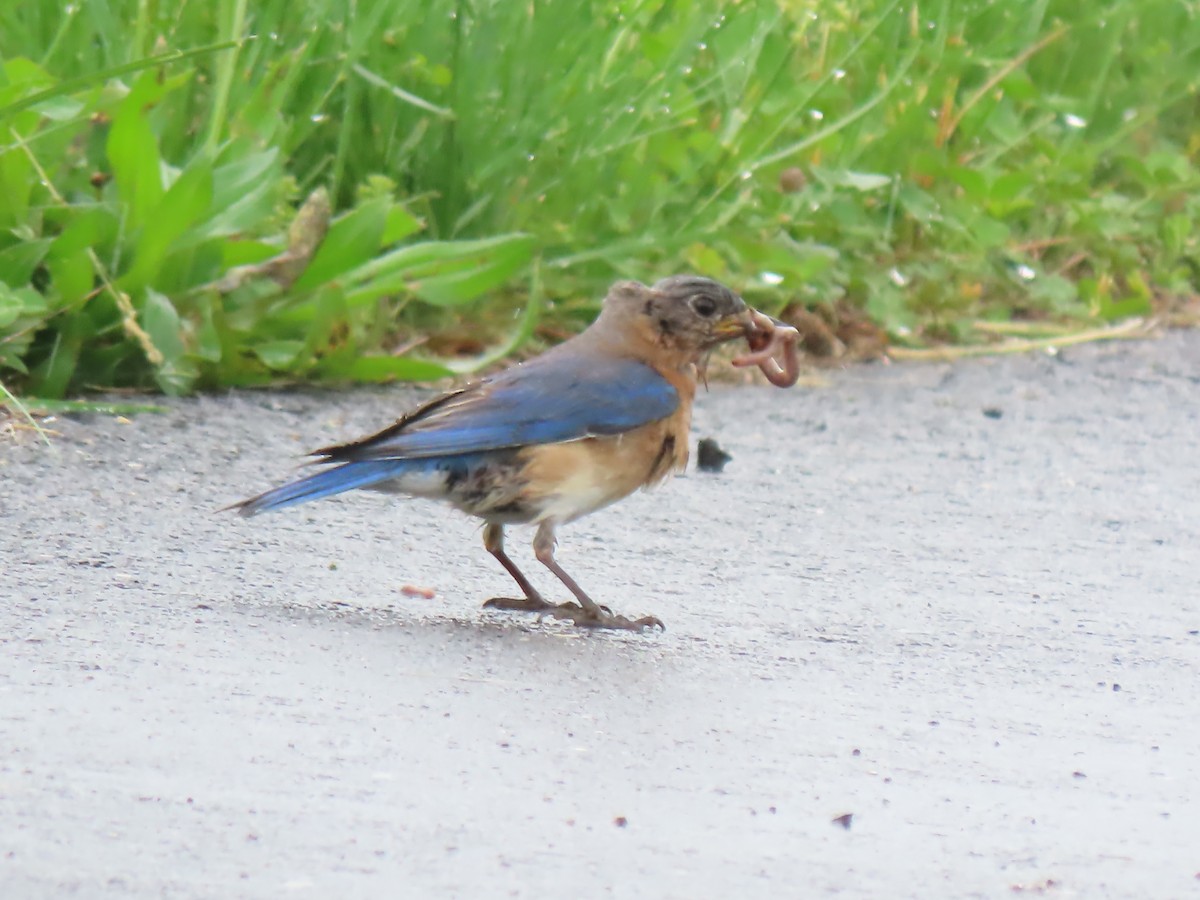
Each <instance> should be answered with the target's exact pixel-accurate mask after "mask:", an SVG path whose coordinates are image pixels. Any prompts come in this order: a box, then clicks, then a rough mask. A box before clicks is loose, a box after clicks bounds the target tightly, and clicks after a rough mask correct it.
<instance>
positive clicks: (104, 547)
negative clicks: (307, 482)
mask: <svg viewBox="0 0 1200 900" xmlns="http://www.w3.org/2000/svg"><path fill="white" fill-rule="evenodd" d="M826 379H827V383H826V384H825V385H823V386H816V387H813V386H809V387H798V388H796V389H793V390H791V391H780V390H776V389H773V388H768V387H760V388H749V389H738V388H714V389H713V391H712V392H711V393H710V394H708V395H707V396H705V397H704V398H703V399H702V401H701V404H700V406H699V409H698V412H697V416H696V428H695V430H694V435H693V438H695V437H699V436H704V435H715V436H717V437H718V438H719V440H720V442H721V444H722V445H723V446H724V447H725V448H726V449H727V450H728V451H729V452H731V453H732V454H733V457H734V458H733V462H732V463H731V464H730V465H729V466H728V468H727V469H726V471H725V472H724V474H722V475H719V476H716V475H706V474H700V473H694V472H689V474H688V475H687V476H686V477H684V478H681V479H677V480H676V481H674V482H672V483H670V484H668V485H666V486H665V487H664V488H662V489H660V490H659V491H657V492H655V493H653V494H642V495H638V496H637V497H634V498H632V499H631V500H628V501H626V502H625V503H624V504H622V505H619V506H617V507H614V508H612V509H610V510H607V511H605V512H602V513H600V514H598V515H596V516H594V517H592V518H590V519H587V520H584V521H583V522H580V523H577V524H576V525H574V526H572V527H571V528H568V529H566V530H565V533H564V535H563V537H564V544H563V546H562V548H561V552H560V557H559V558H560V560H561V561H563V563H564V565H566V567H567V568H568V569H569V570H570V571H571V572H572V573H574V574H575V575H576V577H577V578H579V579H580V580H581V581H582V583H583V584H584V585H585V586H587V587H589V588H590V589H591V590H592V591H593V592H594V594H595V595H597V596H598V597H600V598H602V599H604V600H605V601H606V602H608V603H609V604H610V605H612V606H613V607H614V608H616V609H618V610H619V611H621V612H624V613H627V614H637V615H641V614H644V613H654V614H656V615H658V616H660V617H661V618H662V619H663V620H664V621H665V622H666V624H667V628H668V630H667V631H666V633H664V634H655V635H643V636H637V635H628V634H606V633H585V634H581V633H577V632H575V631H573V630H571V629H570V628H569V627H565V626H561V625H559V624H556V623H554V624H542V625H538V624H536V623H535V622H534V621H532V620H531V619H527V618H520V617H512V616H510V615H505V614H502V613H490V612H489V613H483V612H481V611H480V609H479V604H480V601H482V600H483V599H484V598H486V597H488V596H490V595H492V594H495V593H499V592H508V591H509V590H510V586H509V584H508V581H507V576H506V575H505V574H504V573H503V572H502V571H501V570H500V568H499V567H498V566H497V565H496V564H495V563H494V562H493V561H492V560H491V559H490V558H489V557H488V556H487V555H486V554H485V553H484V551H483V549H482V546H481V544H480V539H479V532H478V527H477V525H476V524H475V523H473V522H472V521H470V520H468V519H466V518H464V517H461V516H459V515H458V514H453V513H449V514H443V512H442V510H440V509H439V508H438V507H435V506H432V505H428V504H423V503H416V502H408V503H404V502H396V501H393V500H390V499H389V498H386V497H382V496H377V495H369V494H358V495H354V496H350V497H344V498H339V499H337V500H330V501H324V502H322V503H319V504H315V505H311V506H306V507H302V508H299V509H296V510H291V511H287V512H283V513H279V514H275V515H272V516H266V517H261V518H258V519H254V520H249V521H245V520H241V519H238V518H236V517H235V516H232V515H230V514H216V513H214V509H215V508H216V507H219V506H221V505H223V504H225V503H228V502H230V501H233V500H236V499H239V498H242V497H244V496H246V495H248V494H249V493H252V492H255V491H258V490H260V489H262V488H264V487H266V486H268V485H270V484H273V483H277V482H278V481H279V480H281V479H282V478H284V477H285V476H287V475H288V474H289V472H290V466H291V464H292V462H293V461H295V460H296V458H297V457H298V454H300V453H301V452H303V451H304V450H307V449H311V448H312V447H316V446H320V445H322V444H325V443H329V442H331V441H335V440H340V439H346V438H350V437H354V436H358V435H360V434H361V433H364V432H366V431H368V430H371V429H373V428H376V427H379V426H381V425H383V424H385V423H387V422H388V421H390V420H391V419H392V418H393V417H394V416H396V415H397V414H398V413H399V412H400V411H401V410H402V408H403V407H404V406H406V405H407V404H408V403H409V402H410V401H411V400H412V398H413V397H415V396H416V394H415V392H412V391H409V390H406V389H400V388H392V389H387V390H373V391H358V392H351V393H340V394H339V393H304V394H302V393H287V394H280V393H245V394H238V395H234V396H231V397H219V398H206V399H200V400H194V401H186V402H178V403H172V404H171V411H170V412H168V413H166V414H163V415H142V416H139V417H137V418H136V419H135V420H134V421H133V422H131V423H123V422H121V421H119V420H117V419H116V418H114V417H111V416H101V415H93V416H89V417H84V418H82V419H74V420H72V419H60V420H59V421H57V422H55V423H53V427H55V428H57V429H58V430H59V432H60V434H59V436H58V437H57V438H56V440H55V444H56V447H57V452H56V453H50V452H47V451H46V449H45V448H44V447H42V446H40V445H38V444H37V443H36V442H34V441H33V440H32V439H30V438H29V437H28V436H20V435H18V437H17V439H15V440H13V439H12V438H11V436H10V439H9V440H8V441H7V442H6V443H3V444H0V563H2V566H3V574H2V580H0V597H2V599H0V741H2V745H0V896H2V897H4V898H42V897H63V896H78V897H87V898H91V897H98V898H104V897H172V898H189V897H206V898H207V897H219V898H233V897H299V898H307V897H320V898H326V897H468V898H474V897H546V898H551V897H553V898H558V897H608V896H611V897H633V898H638V897H647V898H651V897H653V898H657V897H672V898H708V897H712V898H734V897H739V898H740V897H771V898H776V897H815V896H833V895H837V896H842V897H889V898H890V897H922V898H927V897H1010V896H1013V895H1014V894H1024V895H1031V896H1032V895H1037V896H1051V897H1087V898H1093V897H1156V898H1163V897H1185V896H1196V895H1197V894H1198V893H1200V636H1198V631H1200V605H1198V598H1197V588H1198V586H1200V505H1198V498H1200V412H1198V409H1200V406H1198V403H1197V397H1198V394H1200V333H1175V334H1169V335H1167V336H1166V337H1165V338H1163V339H1162V340H1159V341H1152V342H1145V343H1126V344H1111V345H1103V346H1101V345H1097V346H1087V347H1080V348H1075V349H1070V350H1066V351H1063V352H1062V353H1061V354H1059V355H1058V356H1057V357H1051V356H1046V355H1039V356H1026V357H1013V358H1000V359H988V360H983V361H978V362H967V363H962V364H957V365H952V366H950V365H923V366H917V365H894V366H864V367H857V368H852V369H850V370H847V371H844V372H838V373H833V374H830V375H828V376H826ZM985 410H989V411H990V414H991V415H988V414H985V412H984V411H985ZM995 415H999V418H994V417H991V416H995ZM530 537H531V534H530V532H529V531H528V530H519V531H517V532H515V533H514V534H513V538H512V540H511V545H512V547H513V548H514V550H515V551H516V553H515V555H516V556H517V558H518V560H519V561H523V562H525V563H527V564H528V565H529V567H530V571H532V570H533V569H535V568H536V564H534V563H533V562H532V560H531V554H530V551H529V549H528V545H527V539H528V538H530ZM536 580H537V581H538V583H540V584H542V585H544V586H547V587H549V585H550V583H551V580H550V579H549V578H548V577H546V573H542V572H537V573H536ZM404 585H414V586H418V587H429V588H432V589H434V590H435V591H436V592H437V594H436V597H435V598H433V599H421V598H410V597H407V596H405V595H404V594H403V593H402V592H401V590H400V589H401V588H402V587H403V586H404ZM845 814H850V815H851V816H852V818H850V819H848V820H847V819H840V822H845V823H847V824H848V825H849V827H848V828H846V827H842V825H841V824H840V823H839V822H838V821H834V820H835V819H839V817H842V816H844V815H845Z"/></svg>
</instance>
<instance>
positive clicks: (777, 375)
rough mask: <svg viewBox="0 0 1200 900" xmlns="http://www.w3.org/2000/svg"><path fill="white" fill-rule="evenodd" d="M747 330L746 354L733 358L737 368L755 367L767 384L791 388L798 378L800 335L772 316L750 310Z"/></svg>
mask: <svg viewBox="0 0 1200 900" xmlns="http://www.w3.org/2000/svg"><path fill="white" fill-rule="evenodd" d="M751 317H752V318H751V326H750V328H749V329H747V332H746V343H748V344H749V345H750V352H749V353H746V354H744V355H742V356H738V357H735V358H734V360H733V364H734V365H735V366H737V367H738V368H744V367H746V366H758V368H759V370H760V371H761V372H762V373H763V375H765V376H766V378H767V381H769V382H771V384H773V385H775V386H776V387H791V386H792V385H793V384H795V383H796V381H797V380H798V379H799V378H800V351H799V349H798V344H799V342H800V332H799V331H797V330H796V329H795V328H793V327H792V326H791V325H788V324H787V323H786V322H781V321H779V320H778V319H776V318H775V317H773V316H768V315H767V314H766V313H761V312H759V311H758V310H756V309H755V310H751Z"/></svg>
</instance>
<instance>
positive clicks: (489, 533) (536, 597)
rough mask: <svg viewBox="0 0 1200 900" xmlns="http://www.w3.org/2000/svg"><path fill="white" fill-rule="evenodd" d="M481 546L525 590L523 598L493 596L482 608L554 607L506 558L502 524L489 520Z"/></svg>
mask: <svg viewBox="0 0 1200 900" xmlns="http://www.w3.org/2000/svg"><path fill="white" fill-rule="evenodd" d="M483 546H484V547H485V548H486V549H487V552H488V553H490V554H492V556H494V557H496V559H498V560H499V561H500V565H502V566H504V568H505V570H506V571H507V572H508V574H509V575H511V576H512V577H513V581H515V582H516V583H517V586H518V587H519V588H520V589H521V590H522V591H524V592H525V597H524V598H523V599H518V598H516V597H493V598H492V599H491V600H488V601H486V602H485V603H484V604H483V606H484V609H512V610H517V611H518V612H543V611H544V610H548V609H554V608H555V606H554V604H553V603H547V602H546V601H545V599H543V597H542V595H541V594H539V593H538V591H537V588H535V587H534V586H533V585H532V584H530V583H529V579H528V578H526V577H525V575H524V573H522V572H521V570H520V569H518V568H517V564H516V563H515V562H513V561H512V560H511V559H509V558H508V554H507V553H505V552H504V526H503V525H500V524H498V523H495V522H489V523H488V524H487V525H485V526H484V527H483Z"/></svg>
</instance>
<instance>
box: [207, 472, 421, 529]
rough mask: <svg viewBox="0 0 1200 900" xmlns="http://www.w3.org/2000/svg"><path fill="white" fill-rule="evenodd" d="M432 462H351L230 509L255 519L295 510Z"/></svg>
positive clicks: (278, 488)
mask: <svg viewBox="0 0 1200 900" xmlns="http://www.w3.org/2000/svg"><path fill="white" fill-rule="evenodd" d="M431 462H436V461H435V460H428V459H423V460H421V459H418V460H412V459H380V460H371V461H369V462H352V463H346V464H345V465H341V466H338V467H337V468H335V469H326V470H325V471H324V472H317V473H316V474H315V475H309V476H308V477H307V478H301V479H300V480H299V481H293V482H290V483H289V484H285V485H281V486H280V487H277V488H274V489H273V490H270V491H267V492H265V493H262V494H259V495H258V496H257V497H251V498H250V499H249V500H243V501H242V502H241V503H236V504H234V505H233V506H232V507H230V508H231V509H236V510H237V511H238V512H239V513H240V514H241V515H243V516H254V515H257V514H258V513H261V512H270V511H271V510H275V509H283V508H284V507H287V506H295V505H296V504H297V503H307V502H308V501H310V500H320V499H321V498H322V497H332V496H333V495H334V494H340V493H342V492H344V491H352V490H354V489H355V488H365V487H370V486H371V485H373V484H378V483H379V482H381V481H387V480H388V479H389V478H396V477H397V476H400V475H403V474H405V473H406V472H409V471H412V470H414V469H418V468H422V467H427V466H428V465H429V464H430V463H431Z"/></svg>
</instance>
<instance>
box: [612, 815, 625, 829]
mask: <svg viewBox="0 0 1200 900" xmlns="http://www.w3.org/2000/svg"><path fill="white" fill-rule="evenodd" d="M613 824H614V825H616V826H617V827H618V828H624V827H625V826H626V825H628V824H629V820H628V819H627V818H625V817H624V816H617V817H616V818H615V819H613Z"/></svg>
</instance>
